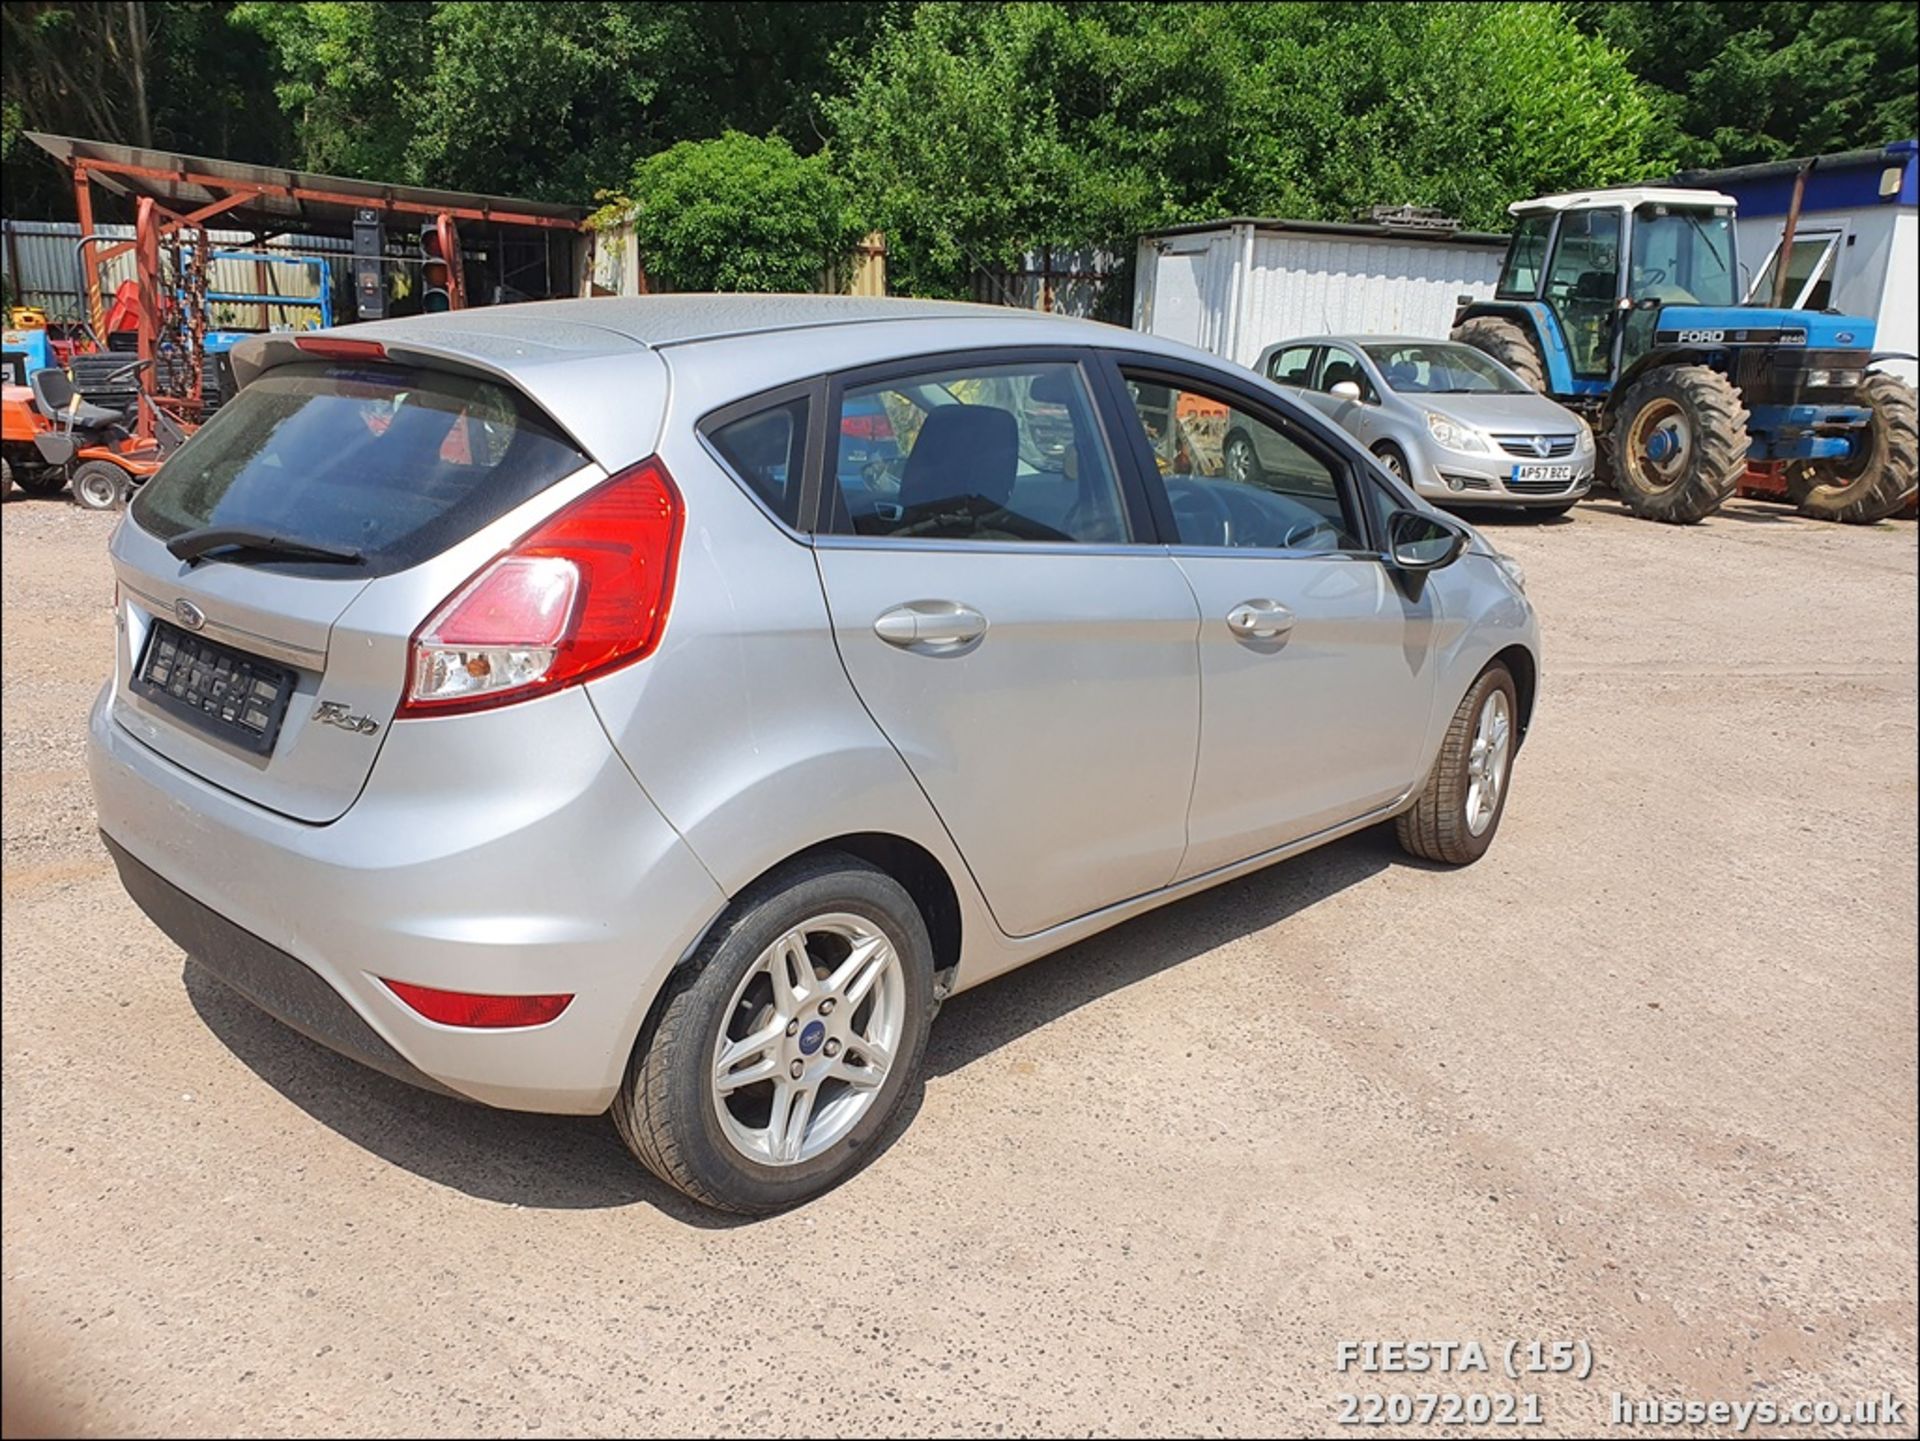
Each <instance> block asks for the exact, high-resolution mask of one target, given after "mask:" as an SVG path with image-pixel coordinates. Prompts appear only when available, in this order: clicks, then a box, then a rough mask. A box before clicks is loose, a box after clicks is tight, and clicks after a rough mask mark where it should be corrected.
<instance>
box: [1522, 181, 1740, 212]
mask: <svg viewBox="0 0 1920 1441" xmlns="http://www.w3.org/2000/svg"><path fill="white" fill-rule="evenodd" d="M1733 203H1734V200H1733V197H1732V196H1731V195H1722V194H1721V193H1720V192H1719V191H1717V190H1684V189H1681V188H1679V187H1677V186H1671V185H1615V186H1611V187H1609V188H1607V189H1604V190H1570V191H1568V192H1567V193H1566V194H1564V195H1542V196H1541V197H1540V198H1539V199H1537V200H1516V201H1514V202H1513V204H1511V205H1509V206H1508V207H1507V213H1508V214H1509V215H1539V214H1542V213H1545V212H1548V211H1554V210H1592V209H1595V208H1599V209H1606V210H1617V209H1620V208H1622V207H1624V208H1626V209H1628V210H1635V209H1638V208H1639V207H1640V206H1642V205H1706V206H1712V205H1725V206H1732V205H1733Z"/></svg>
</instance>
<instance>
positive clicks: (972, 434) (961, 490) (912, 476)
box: [900, 405, 1020, 518]
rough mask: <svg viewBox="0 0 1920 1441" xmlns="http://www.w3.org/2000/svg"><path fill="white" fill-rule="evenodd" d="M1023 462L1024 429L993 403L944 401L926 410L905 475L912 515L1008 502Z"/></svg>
mask: <svg viewBox="0 0 1920 1441" xmlns="http://www.w3.org/2000/svg"><path fill="white" fill-rule="evenodd" d="M1019 463H1020V428H1019V426H1018V425H1017V424H1015V422H1014V419H1013V416H1012V415H1011V414H1009V413H1008V412H1007V411H1004V410H1001V409H999V408H998V407H996V406H991V405H942V406H938V407H936V408H935V409H933V410H930V411H928V412H927V418H926V419H925V420H924V421H923V422H921V425H920V434H919V435H918V436H917V437H915V439H914V443H913V449H912V450H911V451H910V452H909V453H908V455H907V464H906V469H905V471H904V473H903V474H902V475H901V478H900V505H901V508H902V510H903V511H904V512H905V513H906V515H907V516H908V517H909V518H916V517H923V516H930V515H933V514H936V513H944V512H947V511H957V512H975V513H978V512H980V511H983V510H993V509H998V508H1003V507H1005V505H1006V503H1007V502H1008V501H1009V500H1011V499H1012V498H1013V480H1014V476H1015V475H1016V474H1017V473H1018V470H1019Z"/></svg>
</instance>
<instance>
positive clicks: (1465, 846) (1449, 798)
mask: <svg viewBox="0 0 1920 1441" xmlns="http://www.w3.org/2000/svg"><path fill="white" fill-rule="evenodd" d="M1519 719H1520V700H1519V693H1518V691H1517V690H1516V689H1515V688H1514V684H1513V675H1512V673H1511V672H1510V671H1508V670H1507V668H1506V667H1505V666H1504V665H1501V664H1499V663H1498V662H1496V663H1495V664H1493V665H1490V666H1488V667H1487V668H1486V669H1485V670H1483V671H1481V672H1480V676H1479V678H1478V679H1477V680H1475V681H1474V683H1473V685H1472V686H1471V687H1470V688H1469V689H1468V691H1467V693H1466V695H1465V696H1464V697H1463V698H1462V699H1461V701H1460V705H1459V707H1458V708H1457V709H1456V710H1455V711H1454V713H1453V719H1452V721H1450V722H1449V723H1448V725H1447V734H1446V739H1444V740H1443V741H1441V743H1440V754H1439V757H1438V758H1437V759H1436V760H1435V761H1434V763H1433V770H1432V772H1431V773H1430V774H1429V775H1428V776H1427V783H1426V785H1425V786H1424V787H1423V788H1422V789H1421V791H1420V798H1419V799H1418V800H1416V801H1415V802H1414V803H1413V806H1412V808H1411V809H1410V810H1406V811H1403V812H1401V814H1400V815H1399V816H1398V817H1397V818H1396V819H1395V821H1394V823H1393V828H1394V836H1395V838H1396V839H1398V840H1399V842H1400V846H1401V849H1402V850H1405V851H1406V852H1407V853H1408V854H1409V855H1415V856H1418V857H1420V858H1421V859H1422V860H1428V861H1438V862H1440V863H1441V864H1443V865H1450V866H1464V865H1471V864H1472V863H1473V862H1474V861H1477V860H1479V859H1480V857H1482V856H1483V855H1485V854H1486V853H1487V847H1489V846H1491V845H1492V844H1493V837H1494V834H1495V833H1496V832H1497V831H1498V830H1499V829H1500V818H1501V816H1503V815H1504V814H1506V809H1507V791H1508V788H1509V783H1510V781H1511V780H1512V777H1513V753H1514V749H1515V747H1516V746H1517V745H1518V742H1519ZM1489 788H1490V789H1489Z"/></svg>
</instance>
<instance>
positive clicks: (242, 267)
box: [0, 220, 353, 327]
mask: <svg viewBox="0 0 1920 1441" xmlns="http://www.w3.org/2000/svg"><path fill="white" fill-rule="evenodd" d="M94 231H95V233H96V234H100V235H106V236H111V237H112V238H113V239H115V240H131V239H132V238H133V227H132V226H131V225H96V226H95V227H94ZM207 238H208V240H209V241H210V242H211V243H212V244H213V245H215V246H217V247H219V248H221V249H224V250H265V251H269V252H271V253H274V254H284V255H316V256H326V257H329V258H331V257H339V259H340V262H342V263H344V261H345V259H346V257H347V256H349V255H351V254H352V252H353V243H352V242H351V241H348V240H339V239H335V238H333V237H331V236H325V235H280V236H276V237H275V238H273V239H272V240H269V241H268V242H266V244H264V245H256V244H254V243H253V236H252V234H251V233H250V232H248V231H245V230H210V231H208V232H207ZM79 239H80V227H79V225H77V224H76V223H74V222H73V221H70V220H7V221H0V264H3V265H4V268H5V273H6V277H7V293H8V294H9V295H11V296H12V297H13V303H14V304H16V305H37V306H40V307H41V308H42V309H44V310H45V311H46V312H47V314H48V315H49V316H50V317H52V318H53V319H55V320H80V319H82V318H83V313H84V310H85V307H84V306H83V305H82V304H81V289H80V263H79V261H78V259H77V258H76V257H75V255H74V246H75V244H76V243H77V242H78V241H79ZM133 264H134V260H133V253H132V252H131V251H129V252H128V253H126V254H124V255H119V256H115V257H114V258H113V259H112V260H110V261H108V262H107V263H106V264H105V265H104V266H102V267H101V282H100V283H101V288H102V291H103V293H104V294H105V295H106V296H107V297H109V298H111V296H112V294H113V289H114V287H115V286H116V285H118V284H120V282H121V281H123V280H131V279H133ZM344 275H345V272H344V271H341V272H339V273H336V274H335V276H334V289H335V291H336V293H337V292H338V290H339V288H340V285H341V283H342V282H343V280H344ZM207 280H208V288H209V289H210V290H224V291H230V292H246V293H253V292H256V291H258V290H259V289H260V285H259V277H258V276H257V275H256V273H255V267H254V265H253V263H252V262H251V261H246V260H220V261H215V262H214V263H213V265H212V266H211V267H210V268H209V272H208V277H207ZM267 286H268V289H269V290H270V291H271V292H273V293H277V294H282V295H288V296H309V297H310V296H312V295H314V294H315V293H316V291H317V289H318V287H317V286H316V285H315V284H314V282H313V280H312V278H311V277H310V276H309V275H308V274H307V273H306V271H305V269H304V268H300V267H295V266H290V265H272V266H269V267H267ZM240 308H241V309H244V310H249V311H252V312H254V313H253V314H252V315H249V316H245V317H239V318H236V323H238V322H239V321H240V320H244V322H245V323H246V324H247V325H248V326H249V327H251V326H252V325H253V324H255V323H256V322H257V323H260V324H264V325H269V326H271V325H279V324H289V325H296V324H298V323H300V322H298V321H296V320H295V318H294V317H295V315H296V313H297V312H295V311H292V310H278V309H276V311H275V313H274V314H273V315H272V316H271V317H268V318H266V319H264V320H262V319H261V318H260V316H259V314H258V309H259V308H258V307H255V306H245V307H240Z"/></svg>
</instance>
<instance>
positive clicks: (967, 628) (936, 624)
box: [873, 600, 987, 646]
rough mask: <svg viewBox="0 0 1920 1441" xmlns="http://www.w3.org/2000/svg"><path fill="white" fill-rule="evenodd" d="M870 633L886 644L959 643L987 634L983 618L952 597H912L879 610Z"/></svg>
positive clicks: (937, 644) (964, 643) (930, 644)
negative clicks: (947, 598) (901, 603)
mask: <svg viewBox="0 0 1920 1441" xmlns="http://www.w3.org/2000/svg"><path fill="white" fill-rule="evenodd" d="M873 633H874V634H875V635H877V636H879V637H880V639H882V640H883V641H885V642H886V643H887V644H888V645H897V646H914V645H927V646H962V645H966V644H967V643H968V642H970V641H976V640H978V639H980V637H981V636H983V635H985V634H986V633H987V618H986V617H985V616H984V615H982V614H980V612H979V611H977V610H975V609H974V608H973V607H972V606H970V605H962V604H961V603H960V602H958V601H953V600H914V601H908V602H907V603H906V604H905V605H896V606H895V607H894V608H893V609H892V610H889V611H884V612H882V613H881V615H880V618H879V619H878V620H876V621H874V623H873Z"/></svg>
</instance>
